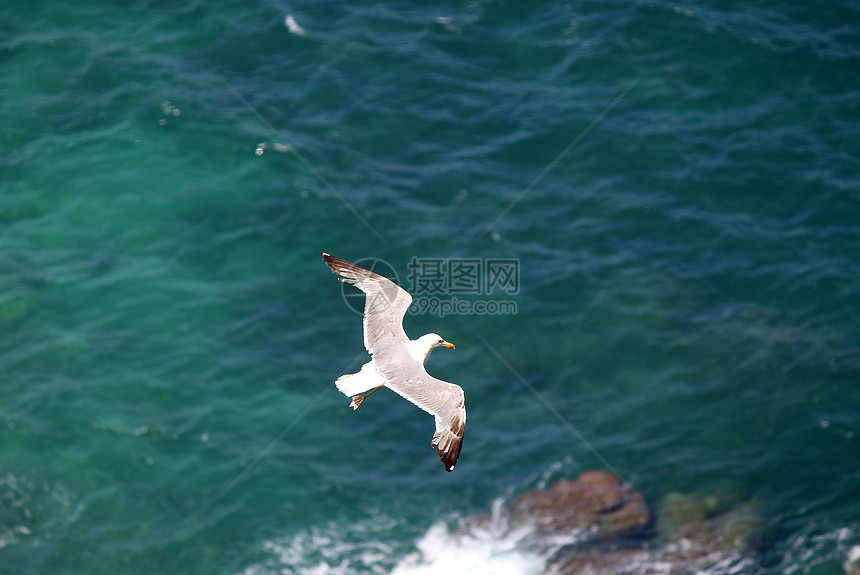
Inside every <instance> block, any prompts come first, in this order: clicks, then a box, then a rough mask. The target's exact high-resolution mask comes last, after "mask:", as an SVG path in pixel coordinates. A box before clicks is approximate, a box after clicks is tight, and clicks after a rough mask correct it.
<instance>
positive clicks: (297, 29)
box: [284, 14, 308, 36]
mask: <svg viewBox="0 0 860 575" xmlns="http://www.w3.org/2000/svg"><path fill="white" fill-rule="evenodd" d="M284 24H285V25H286V26H287V30H289V32H290V34H295V35H296V36H307V35H308V33H307V31H305V29H304V28H302V27H301V26H299V23H298V22H296V19H295V18H293V15H292V14H287V17H286V18H285V19H284Z"/></svg>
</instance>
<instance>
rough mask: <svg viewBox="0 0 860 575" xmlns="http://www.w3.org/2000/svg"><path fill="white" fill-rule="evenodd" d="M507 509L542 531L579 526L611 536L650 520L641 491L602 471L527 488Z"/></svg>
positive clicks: (640, 526)
mask: <svg viewBox="0 0 860 575" xmlns="http://www.w3.org/2000/svg"><path fill="white" fill-rule="evenodd" d="M511 510H512V513H513V516H514V518H515V519H518V520H520V521H524V520H528V519H533V520H535V521H536V523H537V525H538V530H539V531H540V532H543V533H547V532H556V533H559V532H567V531H570V530H573V529H579V530H583V531H589V530H594V531H595V532H596V534H597V535H598V536H604V537H612V536H621V535H629V534H633V533H635V532H637V531H641V530H642V529H643V528H645V527H646V526H647V525H648V524H649V523H650V522H651V512H650V510H649V509H648V505H647V504H646V502H645V498H644V497H643V496H642V494H641V493H639V492H638V491H634V490H632V489H629V488H628V487H627V486H625V485H623V484H622V482H621V480H620V479H618V477H616V476H615V475H613V474H611V473H607V472H605V471H584V472H582V473H581V474H580V476H579V477H578V478H577V480H576V481H568V480H560V481H557V482H556V483H554V484H553V485H552V486H551V487H550V488H549V489H548V490H539V489H536V490H533V491H529V492H528V493H525V494H524V495H522V496H520V497H518V498H517V499H515V500H514V501H513V502H512V504H511Z"/></svg>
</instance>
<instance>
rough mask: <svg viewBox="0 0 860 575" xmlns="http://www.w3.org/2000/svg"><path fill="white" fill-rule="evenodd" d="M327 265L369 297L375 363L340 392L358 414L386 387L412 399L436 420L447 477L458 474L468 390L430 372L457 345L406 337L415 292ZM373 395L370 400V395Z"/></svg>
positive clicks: (347, 378) (334, 262)
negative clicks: (434, 358)
mask: <svg viewBox="0 0 860 575" xmlns="http://www.w3.org/2000/svg"><path fill="white" fill-rule="evenodd" d="M320 255H321V256H322V257H323V261H325V263H326V264H327V265H328V267H330V268H331V271H332V272H334V273H335V274H337V275H338V276H340V277H338V279H339V280H340V281H342V282H347V283H350V284H352V285H354V286H355V287H357V288H358V289H360V290H361V291H363V292H364V293H365V294H366V299H365V304H364V347H365V348H367V351H369V352H370V354H371V356H372V359H371V360H370V361H369V362H367V363H365V364H364V365H363V366H362V368H361V370H360V371H358V372H356V373H350V374H346V375H342V376H340V377H339V378H338V379H337V381H336V382H335V383H336V385H337V388H338V389H339V390H340V391H341V392H343V393H344V395H346V396H347V397H352V402H351V403H350V404H349V406H350V407H352V408H353V409H354V410H355V409H358V406H359V405H361V403H362V402H363V401H364V400H365V399H367V398H368V397H369V396H370V395H371V394H373V393H375V392H376V391H378V390H379V389H381V388H383V387H387V388H388V389H390V390H391V391H393V392H394V393H397V394H398V395H400V396H402V397H404V398H405V399H408V400H409V401H411V402H412V403H414V404H415V405H417V406H418V407H420V408H421V409H423V410H424V411H426V412H427V413H429V414H430V415H432V416H433V417H434V418H435V420H436V434H435V435H434V436H433V441H432V442H431V443H430V445H431V446H432V447H434V448H435V449H436V453H437V454H438V455H439V458H440V459H441V460H442V465H444V466H445V470H446V471H453V469H454V465H455V464H456V463H457V458H458V457H460V448H461V446H462V445H463V431H464V430H465V427H466V405H465V396H464V395H463V388H462V387H460V386H459V385H456V384H453V383H448V382H447V381H442V380H441V379H436V378H435V377H433V376H432V375H430V374H428V373H427V371H426V370H425V369H424V364H425V363H426V362H427V358H428V357H430V352H431V351H433V350H434V349H435V348H437V347H447V348H450V349H454V344H453V343H449V342H447V341H445V340H444V339H442V338H441V337H440V336H439V335H437V334H435V333H428V334H427V335H423V336H421V337H419V338H418V339H413V340H410V339H409V337H407V335H406V332H405V331H403V316H404V315H406V310H407V309H409V305H410V304H411V303H412V296H411V295H409V292H407V291H406V290H404V289H403V288H401V287H400V286H398V285H397V284H396V283H394V282H393V281H391V280H390V279H388V278H385V277H383V276H381V275H379V274H376V273H373V272H372V271H370V270H366V269H364V268H362V267H359V266H357V265H355V264H353V263H350V262H348V261H346V260H342V259H340V258H336V257H334V256H332V255H330V254H327V253H324V252H320ZM368 390H372V391H370V393H367V394H365V395H362V394H363V393H364V392H366V391H368Z"/></svg>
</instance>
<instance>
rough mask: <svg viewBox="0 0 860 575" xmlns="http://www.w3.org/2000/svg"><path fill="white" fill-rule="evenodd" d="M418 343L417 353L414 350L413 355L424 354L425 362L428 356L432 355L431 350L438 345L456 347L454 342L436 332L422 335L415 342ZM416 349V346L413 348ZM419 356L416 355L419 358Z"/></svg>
mask: <svg viewBox="0 0 860 575" xmlns="http://www.w3.org/2000/svg"><path fill="white" fill-rule="evenodd" d="M413 343H414V344H416V348H417V349H416V350H415V351H417V354H416V353H415V352H413V357H415V356H416V355H417V356H419V357H421V356H423V360H424V363H426V362H427V358H428V357H430V352H431V351H433V350H434V349H436V348H437V347H449V348H451V349H454V344H453V343H451V342H448V341H445V340H444V339H442V336H440V335H439V334H436V333H428V334H427V335H422V336H421V337H419V338H418V339H417V340H415V341H414V342H413ZM413 349H415V348H413ZM419 357H416V359H418V358H419Z"/></svg>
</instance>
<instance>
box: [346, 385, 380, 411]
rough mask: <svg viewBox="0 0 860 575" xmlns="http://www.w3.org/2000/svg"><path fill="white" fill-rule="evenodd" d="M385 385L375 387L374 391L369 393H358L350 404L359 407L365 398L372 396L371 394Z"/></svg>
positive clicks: (352, 406)
mask: <svg viewBox="0 0 860 575" xmlns="http://www.w3.org/2000/svg"><path fill="white" fill-rule="evenodd" d="M383 387H385V386H384V385H380V386H379V387H374V388H373V391H371V392H370V393H368V394H367V395H356V396H355V397H353V398H352V402H351V403H350V404H349V406H350V407H351V408H352V409H358V406H359V405H361V402H362V401H364V400H365V399H367V398H368V397H370V396H371V395H373V394H374V393H376V392H377V391H379V390H380V389H382V388H383Z"/></svg>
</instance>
